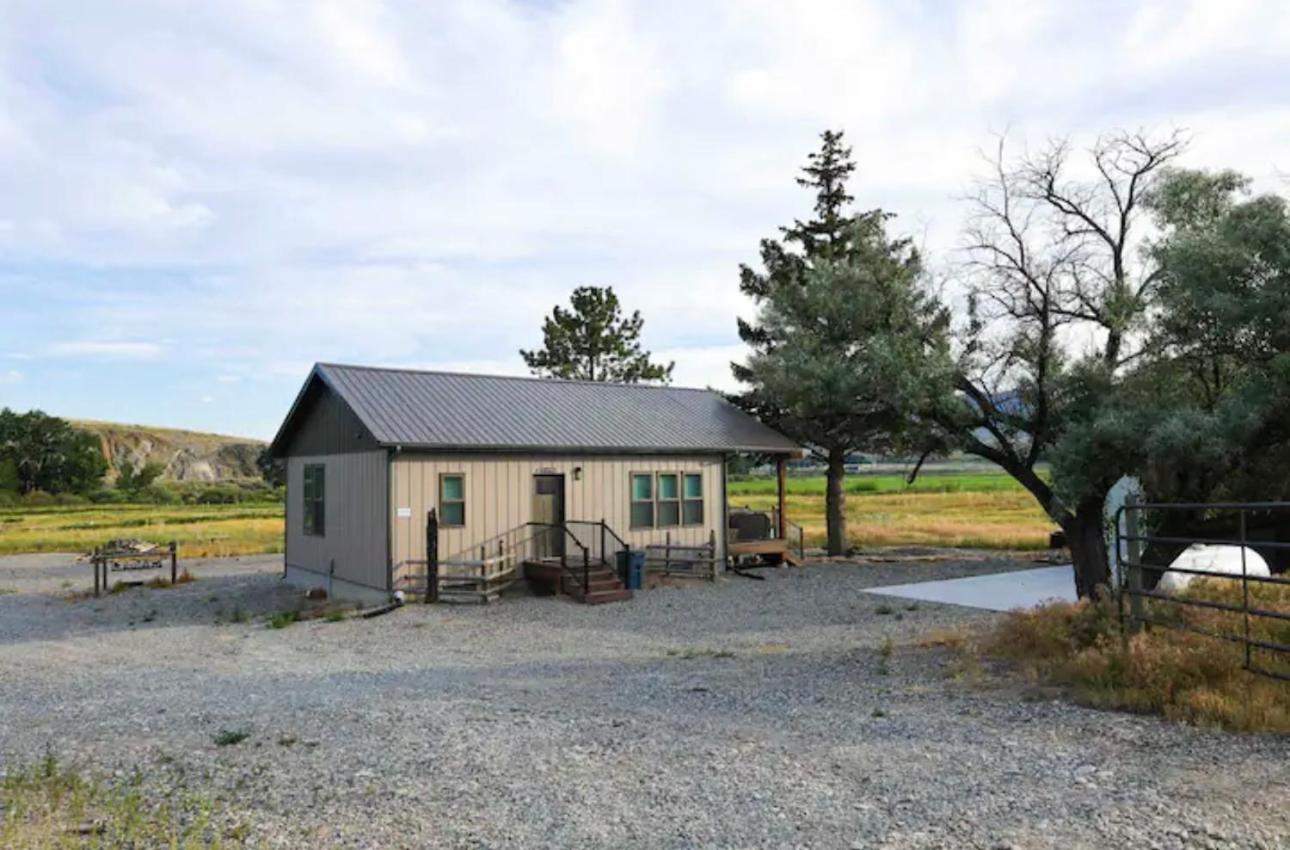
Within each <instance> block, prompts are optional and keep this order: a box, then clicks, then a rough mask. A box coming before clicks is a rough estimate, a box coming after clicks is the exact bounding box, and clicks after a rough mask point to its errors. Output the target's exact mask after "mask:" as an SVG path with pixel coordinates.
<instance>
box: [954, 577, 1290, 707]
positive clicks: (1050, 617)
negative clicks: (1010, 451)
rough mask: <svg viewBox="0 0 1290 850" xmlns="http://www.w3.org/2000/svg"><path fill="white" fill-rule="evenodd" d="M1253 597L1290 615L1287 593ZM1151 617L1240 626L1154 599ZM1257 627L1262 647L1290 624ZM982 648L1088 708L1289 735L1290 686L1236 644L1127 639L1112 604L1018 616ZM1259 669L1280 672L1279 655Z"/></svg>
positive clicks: (1227, 592) (1228, 630) (1218, 596)
mask: <svg viewBox="0 0 1290 850" xmlns="http://www.w3.org/2000/svg"><path fill="white" fill-rule="evenodd" d="M1223 585H1226V586H1223ZM1240 592H1241V591H1240V587H1239V584H1237V583H1234V582H1230V581H1227V582H1222V583H1220V584H1216V583H1214V582H1195V583H1194V584H1193V585H1192V587H1191V588H1189V589H1188V592H1187V594H1186V595H1187V596H1192V597H1196V598H1203V599H1206V600H1209V601H1227V602H1228V603H1229V604H1230V603H1233V602H1236V601H1237V599H1238V597H1239V595H1240ZM1251 596H1252V597H1253V601H1252V603H1251V604H1252V606H1256V607H1260V608H1264V609H1269V610H1280V611H1284V612H1287V613H1290V588H1281V587H1259V588H1254V587H1252V588H1251ZM1147 616H1149V617H1150V618H1151V619H1154V620H1162V621H1170V620H1173V621H1176V622H1177V623H1178V624H1179V625H1183V626H1189V627H1191V628H1196V629H1203V630H1205V631H1209V632H1215V633H1220V634H1237V633H1239V631H1238V630H1239V629H1240V628H1241V617H1240V615H1239V614H1232V613H1230V612H1224V611H1216V610H1213V609H1205V608H1194V607H1187V606H1182V605H1178V604H1176V603H1170V602H1160V603H1152V604H1151V605H1150V608H1149V611H1148V614H1147ZM1251 623H1252V625H1253V634H1252V636H1253V637H1254V638H1255V639H1260V640H1265V641H1267V640H1273V641H1275V640H1277V638H1276V635H1278V634H1280V630H1282V629H1284V628H1285V626H1284V625H1283V622H1281V621H1275V620H1273V621H1267V620H1261V619H1260V618H1253V619H1252V620H1251ZM1282 642H1283V641H1282ZM978 649H979V650H980V651H983V652H984V653H985V654H988V655H991V656H993V657H996V658H1001V659H1004V660H1006V661H1008V662H1010V663H1012V664H1013V665H1014V666H1016V667H1018V668H1020V669H1021V670H1022V671H1024V672H1025V673H1026V674H1027V675H1028V676H1030V677H1031V678H1033V679H1035V680H1037V681H1041V682H1046V683H1051V684H1056V685H1060V686H1064V687H1066V688H1069V689H1070V691H1071V692H1072V694H1073V695H1074V696H1075V698H1076V699H1077V700H1079V701H1080V702H1083V703H1086V704H1088V705H1093V706H1096V707H1100V708H1114V709H1121V710H1126V711H1134V712H1143V713H1151V714H1161V715H1164V716H1165V717H1168V718H1172V719H1176V720H1182V721H1186V722H1189V723H1195V724H1200V725H1207V726H1221V727H1223V728H1227V729H1233V730H1237V731H1275V732H1290V686H1288V685H1286V684H1285V683H1284V682H1279V681H1276V680H1272V679H1268V678H1264V677H1259V676H1255V675H1253V674H1251V673H1249V672H1247V671H1246V670H1244V669H1243V667H1242V664H1243V662H1244V651H1243V649H1242V647H1241V646H1240V645H1239V644H1235V643H1230V642H1228V641H1224V640H1219V639H1215V638H1210V637H1205V636H1203V635H1198V634H1194V633H1191V632H1188V631H1183V630H1179V629H1172V628H1164V627H1155V628H1152V629H1151V630H1150V631H1142V632H1139V633H1137V634H1134V635H1132V636H1130V637H1129V638H1128V639H1127V640H1125V639H1124V637H1123V636H1122V635H1121V633H1120V628H1119V616H1118V611H1117V609H1116V607H1115V603H1114V602H1113V601H1103V602H1096V603H1092V602H1080V603H1078V604H1069V603H1054V604H1051V605H1046V606H1043V607H1041V608H1037V609H1034V610H1031V611H1025V612H1014V613H1012V614H1009V615H1007V616H1006V617H1004V618H1003V620H1001V621H1000V622H999V624H998V625H997V626H996V627H995V628H994V630H993V631H992V632H990V633H989V634H987V635H986V636H985V637H984V639H983V640H982V642H981V645H980V646H979V647H978ZM1256 663H1258V664H1260V665H1262V666H1265V667H1267V666H1272V667H1273V669H1278V668H1277V667H1276V666H1275V665H1277V664H1278V662H1277V661H1276V660H1275V659H1270V658H1258V659H1256ZM1280 665H1281V667H1280V669H1281V672H1290V670H1287V669H1285V668H1286V667H1287V666H1288V665H1286V663H1285V662H1284V661H1282V662H1280Z"/></svg>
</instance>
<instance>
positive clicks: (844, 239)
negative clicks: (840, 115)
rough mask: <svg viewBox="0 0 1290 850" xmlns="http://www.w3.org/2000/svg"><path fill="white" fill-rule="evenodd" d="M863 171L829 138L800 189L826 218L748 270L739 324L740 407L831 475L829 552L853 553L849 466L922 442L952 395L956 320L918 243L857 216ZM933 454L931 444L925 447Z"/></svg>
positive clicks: (837, 136)
mask: <svg viewBox="0 0 1290 850" xmlns="http://www.w3.org/2000/svg"><path fill="white" fill-rule="evenodd" d="M854 170H855V164H854V163H853V162H852V161H851V149H850V148H848V147H846V146H845V145H844V144H843V139H842V133H840V132H825V133H824V134H823V136H822V144H821V147H820V150H819V151H818V152H817V153H814V154H812V155H811V156H810V158H809V160H808V163H807V165H806V166H805V168H803V176H802V177H799V178H798V181H797V182H798V183H799V185H802V186H804V187H806V188H810V189H813V190H814V191H815V217H814V218H812V219H810V220H809V221H800V220H799V221H795V222H794V223H793V225H792V226H791V227H785V228H781V232H782V241H775V240H772V239H767V240H763V241H762V243H761V260H762V267H763V268H762V270H760V271H758V270H754V269H752V268H750V267H748V266H741V267H740V289H741V290H742V291H743V292H744V293H745V294H746V295H749V296H750V297H752V299H753V300H754V302H756V304H757V305H758V313H757V317H756V320H755V321H754V322H751V323H750V322H745V321H743V320H742V319H741V320H740V321H739V335H740V337H741V338H742V339H743V340H744V342H746V343H747V344H748V345H749V346H750V347H751V348H752V353H751V354H750V356H749V357H748V360H747V361H746V363H744V364H732V366H733V369H734V373H735V377H736V378H737V379H738V380H740V381H741V382H743V383H745V384H747V385H749V387H750V389H749V390H748V391H747V392H746V393H744V394H742V395H739V396H736V397H735V401H736V402H737V403H738V404H740V406H742V407H743V408H744V409H746V410H748V411H749V412H751V413H754V414H755V415H757V416H758V417H760V418H761V419H763V420H764V421H766V422H768V423H769V424H771V425H774V426H776V427H777V428H779V429H780V430H781V431H783V432H784V433H786V434H788V435H790V436H792V437H794V438H795V439H798V440H800V441H802V442H803V443H805V444H807V445H809V446H810V447H811V448H812V450H813V451H814V452H815V453H816V454H817V455H819V456H820V457H821V458H822V459H823V460H825V461H826V462H827V464H828V490H827V495H826V517H827V525H828V550H829V553H830V554H835V555H836V554H842V553H843V552H844V551H845V550H846V516H845V495H844V489H843V486H842V485H843V479H844V477H845V464H846V457H847V455H848V454H850V453H852V452H856V451H893V450H897V449H900V448H902V447H904V446H905V445H906V444H908V443H911V442H912V438H911V436H910V434H911V431H912V430H913V429H914V428H915V427H916V422H917V417H916V416H915V415H914V414H913V412H914V411H916V410H918V409H920V408H922V407H925V406H927V405H929V404H931V403H932V401H933V400H934V399H936V398H938V397H939V396H940V395H941V394H943V393H944V392H946V391H947V383H946V382H947V381H948V377H949V357H948V349H947V344H946V342H945V328H946V324H947V319H946V314H945V312H944V311H943V310H942V309H941V308H940V307H939V305H937V304H936V303H935V302H934V301H933V300H931V299H929V298H928V297H927V296H926V295H925V294H924V293H923V291H922V288H921V279H922V264H921V260H920V258H919V255H918V252H917V251H916V250H915V249H914V247H913V245H912V244H911V243H910V241H909V240H908V239H899V238H898V239H891V238H889V237H888V236H887V233H886V222H887V221H888V220H889V219H890V218H891V216H890V215H889V214H887V213H885V212H883V211H882V210H871V211H869V212H863V213H858V214H850V213H849V212H848V210H847V207H848V205H849V204H850V203H851V201H852V200H853V199H852V197H851V195H849V194H848V193H847V180H848V179H849V177H850V175H851V173H852V172H853V171H854ZM919 439H920V441H922V444H923V445H925V436H920V438H919Z"/></svg>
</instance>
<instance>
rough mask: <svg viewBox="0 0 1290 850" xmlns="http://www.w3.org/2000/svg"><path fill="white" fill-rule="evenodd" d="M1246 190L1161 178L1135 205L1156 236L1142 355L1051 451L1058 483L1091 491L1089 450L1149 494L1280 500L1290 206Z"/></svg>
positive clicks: (1223, 179) (1209, 180)
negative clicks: (1151, 219) (1148, 216)
mask: <svg viewBox="0 0 1290 850" xmlns="http://www.w3.org/2000/svg"><path fill="white" fill-rule="evenodd" d="M1248 186H1249V181H1248V180H1247V179H1246V178H1244V177H1242V176H1241V175H1239V174H1236V173H1234V172H1230V171H1222V172H1217V173H1209V172H1202V171H1182V170H1178V171H1170V172H1168V173H1166V174H1165V175H1164V176H1163V179H1162V180H1161V181H1160V182H1159V184H1158V186H1157V188H1156V190H1155V191H1154V192H1153V193H1152V195H1151V196H1150V197H1149V198H1148V199H1147V200H1148V205H1149V207H1150V208H1151V209H1152V211H1153V212H1154V213H1155V215H1156V217H1157V224H1158V227H1159V230H1160V232H1161V234H1162V235H1161V237H1160V238H1159V239H1158V240H1156V242H1155V243H1154V244H1153V246H1152V248H1151V255H1152V257H1153V258H1154V260H1155V262H1156V263H1157V268H1158V270H1159V272H1158V278H1159V284H1158V294H1157V298H1156V301H1155V305H1154V310H1153V313H1152V316H1151V320H1152V321H1151V324H1150V328H1149V336H1148V345H1147V350H1146V352H1145V356H1144V357H1143V358H1141V360H1140V362H1139V363H1138V364H1137V365H1136V366H1135V367H1134V368H1133V369H1132V371H1130V372H1129V374H1128V375H1127V377H1126V380H1125V382H1124V384H1123V385H1122V386H1121V387H1120V388H1119V391H1118V392H1117V393H1116V394H1114V395H1113V396H1111V397H1110V398H1109V399H1108V400H1107V402H1106V403H1104V404H1103V406H1102V407H1101V409H1100V411H1099V415H1098V416H1096V417H1094V418H1092V419H1091V420H1089V421H1087V422H1085V423H1081V426H1080V427H1078V428H1074V429H1072V430H1071V431H1070V433H1069V435H1068V437H1067V439H1066V440H1064V441H1062V442H1060V443H1059V444H1058V445H1057V447H1056V448H1055V451H1054V453H1053V461H1054V468H1055V470H1056V472H1057V474H1058V477H1059V479H1060V480H1062V481H1063V482H1064V483H1065V486H1066V487H1067V488H1070V489H1071V490H1073V491H1076V492H1077V491H1079V490H1080V489H1081V488H1087V487H1088V486H1089V482H1088V480H1087V479H1088V473H1087V472H1086V467H1087V466H1088V461H1089V456H1090V450H1089V447H1096V450H1097V451H1098V453H1099V454H1100V455H1101V456H1102V457H1103V458H1105V459H1107V460H1113V461H1114V462H1115V463H1116V464H1117V465H1118V466H1120V467H1127V468H1128V471H1132V472H1134V473H1136V474H1137V475H1138V476H1139V477H1140V478H1141V480H1142V482H1143V485H1144V488H1145V489H1146V491H1147V494H1148V495H1149V497H1150V498H1152V499H1153V500H1160V501H1186V502H1204V501H1267V500H1276V499H1284V498H1287V497H1290V480H1287V478H1286V476H1285V474H1284V471H1285V470H1286V469H1287V468H1290V211H1288V209H1287V203H1286V200H1285V199H1284V198H1281V197H1277V196H1274V195H1263V196H1258V197H1253V198H1249V197H1248V196H1247V192H1248ZM1164 519H1165V520H1166V521H1173V522H1178V523H1182V524H1184V525H1186V524H1189V523H1193V522H1195V521H1197V520H1198V519H1199V518H1198V517H1193V516H1189V515H1187V514H1184V513H1172V512H1171V513H1170V515H1168V516H1167V517H1165V518H1164Z"/></svg>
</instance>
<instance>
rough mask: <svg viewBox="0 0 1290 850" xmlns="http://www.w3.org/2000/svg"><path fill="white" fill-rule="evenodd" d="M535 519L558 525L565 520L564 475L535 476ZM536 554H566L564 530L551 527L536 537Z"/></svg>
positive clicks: (540, 555) (558, 555)
mask: <svg viewBox="0 0 1290 850" xmlns="http://www.w3.org/2000/svg"><path fill="white" fill-rule="evenodd" d="M533 521H534V522H540V523H549V524H552V525H558V524H560V523H563V522H564V476H563V475H546V474H539V475H534V476H533ZM534 543H535V549H536V551H535V552H534V554H535V555H536V556H537V557H538V558H558V557H560V556H561V555H563V554H564V532H563V531H562V530H560V529H558V528H550V529H546V530H545V531H542V530H541V529H538V533H537V534H536V535H535V537H534Z"/></svg>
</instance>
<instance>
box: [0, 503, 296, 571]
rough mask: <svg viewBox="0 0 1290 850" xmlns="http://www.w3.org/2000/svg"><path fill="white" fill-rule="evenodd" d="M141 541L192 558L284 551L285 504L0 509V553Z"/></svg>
mask: <svg viewBox="0 0 1290 850" xmlns="http://www.w3.org/2000/svg"><path fill="white" fill-rule="evenodd" d="M120 537H137V538H140V539H142V540H149V541H155V542H158V543H160V542H165V541H169V540H175V541H177V542H178V543H179V553H180V555H182V556H183V557H187V558H205V557H223V556H226V555H250V554H257V553H263V552H281V551H282V505H280V504H273V503H270V504H240V505H85V506H74V507H49V508H5V509H0V554H3V555H10V554H17V553H19V552H88V551H89V550H90V549H92V548H93V547H95V546H97V545H101V544H102V543H104V542H105V541H107V540H110V539H113V538H120Z"/></svg>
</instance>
